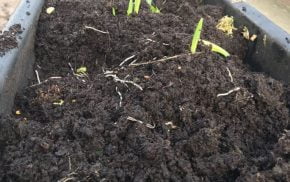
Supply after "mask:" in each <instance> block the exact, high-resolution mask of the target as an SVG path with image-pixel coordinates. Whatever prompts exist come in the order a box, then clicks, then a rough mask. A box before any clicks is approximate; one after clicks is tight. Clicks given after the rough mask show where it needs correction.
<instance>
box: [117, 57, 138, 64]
mask: <svg viewBox="0 0 290 182" xmlns="http://www.w3.org/2000/svg"><path fill="white" fill-rule="evenodd" d="M134 57H136V55H133V56H130V57H128V58H126V59H125V60H124V61H123V62H122V63H121V64H120V65H119V66H123V65H124V64H125V63H126V62H128V61H129V60H131V59H133V58H134Z"/></svg>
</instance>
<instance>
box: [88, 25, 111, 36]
mask: <svg viewBox="0 0 290 182" xmlns="http://www.w3.org/2000/svg"><path fill="white" fill-rule="evenodd" d="M85 29H90V30H94V31H96V32H99V33H102V34H109V32H108V31H106V32H105V31H102V30H99V29H96V28H94V27H90V26H85Z"/></svg>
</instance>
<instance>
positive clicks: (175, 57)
mask: <svg viewBox="0 0 290 182" xmlns="http://www.w3.org/2000/svg"><path fill="white" fill-rule="evenodd" d="M186 55H189V54H179V55H175V56H171V57H165V58H162V59H159V60H156V61H148V62H145V63H134V64H130V66H141V65H147V64H154V63H161V62H165V61H169V60H173V59H177V58H179V57H182V56H186Z"/></svg>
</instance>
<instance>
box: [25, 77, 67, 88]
mask: <svg viewBox="0 0 290 182" xmlns="http://www.w3.org/2000/svg"><path fill="white" fill-rule="evenodd" d="M61 78H62V77H60V76H54V77H49V78H48V79H46V80H44V81H43V82H41V83H37V84H34V85H31V86H30V87H35V86H38V85H41V84H43V83H46V82H48V81H50V80H56V79H61Z"/></svg>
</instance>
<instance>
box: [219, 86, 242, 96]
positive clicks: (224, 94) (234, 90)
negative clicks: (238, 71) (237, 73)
mask: <svg viewBox="0 0 290 182" xmlns="http://www.w3.org/2000/svg"><path fill="white" fill-rule="evenodd" d="M239 90H241V88H240V87H236V88H234V89H232V90H230V91H228V92H227V93H222V94H218V95H217V97H224V96H228V95H230V94H231V93H233V92H237V91H239Z"/></svg>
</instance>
